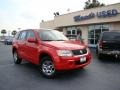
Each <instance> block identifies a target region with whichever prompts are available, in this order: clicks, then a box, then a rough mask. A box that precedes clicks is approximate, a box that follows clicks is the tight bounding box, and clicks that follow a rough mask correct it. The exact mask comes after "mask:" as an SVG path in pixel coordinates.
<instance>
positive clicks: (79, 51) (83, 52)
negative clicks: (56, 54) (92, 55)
mask: <svg viewBox="0 0 120 90" xmlns="http://www.w3.org/2000/svg"><path fill="white" fill-rule="evenodd" d="M72 53H73V55H83V54H86V53H87V50H86V49H79V50H72Z"/></svg>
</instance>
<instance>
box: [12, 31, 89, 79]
mask: <svg viewBox="0 0 120 90" xmlns="http://www.w3.org/2000/svg"><path fill="white" fill-rule="evenodd" d="M12 53H13V58H14V63H15V64H20V63H21V62H22V60H27V61H29V62H31V63H33V64H36V65H39V69H40V71H41V72H42V74H43V75H44V76H46V77H49V78H51V77H53V76H54V75H55V74H56V71H58V70H71V69H77V68H82V67H84V66H86V65H88V64H89V63H90V60H91V54H90V51H89V49H88V48H87V46H86V45H84V44H83V43H81V42H80V41H79V42H78V41H76V42H75V41H70V40H68V38H66V37H65V36H64V35H63V34H62V33H60V32H59V31H57V30H48V29H46V30H45V29H36V30H33V29H29V30H23V31H20V32H18V33H17V35H16V36H15V38H14V40H13V45H12Z"/></svg>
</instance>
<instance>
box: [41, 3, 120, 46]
mask: <svg viewBox="0 0 120 90" xmlns="http://www.w3.org/2000/svg"><path fill="white" fill-rule="evenodd" d="M40 28H50V29H56V30H59V31H61V32H63V34H65V35H66V36H77V34H78V33H80V35H81V37H82V39H84V42H86V43H88V45H89V46H91V47H94V46H96V43H97V41H98V38H99V35H100V34H101V32H103V31H111V30H120V3H116V4H111V5H107V6H103V7H97V8H92V9H86V10H81V11H76V12H71V13H67V14H63V15H57V16H55V17H54V20H50V21H42V22H41V23H40Z"/></svg>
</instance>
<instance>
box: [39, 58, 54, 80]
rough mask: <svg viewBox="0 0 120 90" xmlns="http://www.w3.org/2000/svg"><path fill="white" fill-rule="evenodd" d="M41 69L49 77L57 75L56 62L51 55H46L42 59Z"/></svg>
mask: <svg viewBox="0 0 120 90" xmlns="http://www.w3.org/2000/svg"><path fill="white" fill-rule="evenodd" d="M40 70H41V73H42V74H43V75H44V76H45V77H47V78H53V77H54V76H55V75H56V70H55V67H54V63H53V61H52V60H51V58H49V57H44V58H42V59H41V65H40Z"/></svg>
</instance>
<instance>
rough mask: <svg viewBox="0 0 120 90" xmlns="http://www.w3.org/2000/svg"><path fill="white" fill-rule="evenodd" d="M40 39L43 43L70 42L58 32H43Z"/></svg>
mask: <svg viewBox="0 0 120 90" xmlns="http://www.w3.org/2000/svg"><path fill="white" fill-rule="evenodd" d="M39 37H40V39H41V40H42V41H66V40H68V38H67V37H65V36H64V35H63V34H62V33H61V32H59V31H56V30H41V31H39Z"/></svg>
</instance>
